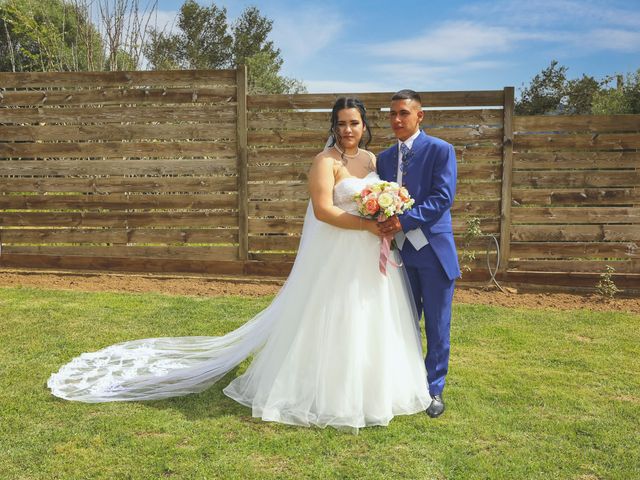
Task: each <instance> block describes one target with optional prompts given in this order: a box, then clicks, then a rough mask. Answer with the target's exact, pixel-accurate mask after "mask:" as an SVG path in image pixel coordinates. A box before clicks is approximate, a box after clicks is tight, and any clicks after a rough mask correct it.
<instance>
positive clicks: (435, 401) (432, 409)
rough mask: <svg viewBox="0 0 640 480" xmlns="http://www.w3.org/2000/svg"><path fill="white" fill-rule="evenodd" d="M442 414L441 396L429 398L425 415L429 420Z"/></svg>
mask: <svg viewBox="0 0 640 480" xmlns="http://www.w3.org/2000/svg"><path fill="white" fill-rule="evenodd" d="M442 412H444V400H442V395H433V396H432V397H431V405H429V408H427V415H429V416H430V417H431V418H436V417H439V416H440V415H442Z"/></svg>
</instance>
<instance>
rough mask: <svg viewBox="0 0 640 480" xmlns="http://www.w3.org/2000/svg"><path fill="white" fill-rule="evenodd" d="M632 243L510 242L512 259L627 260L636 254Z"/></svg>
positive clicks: (635, 248) (636, 247)
mask: <svg viewBox="0 0 640 480" xmlns="http://www.w3.org/2000/svg"><path fill="white" fill-rule="evenodd" d="M638 248H639V247H638V245H636V244H635V243H633V242H628V243H618V242H512V243H511V256H512V257H514V258H563V257H564V258H566V257H572V258H578V257H584V258H627V257H629V256H630V255H634V254H637V253H638Z"/></svg>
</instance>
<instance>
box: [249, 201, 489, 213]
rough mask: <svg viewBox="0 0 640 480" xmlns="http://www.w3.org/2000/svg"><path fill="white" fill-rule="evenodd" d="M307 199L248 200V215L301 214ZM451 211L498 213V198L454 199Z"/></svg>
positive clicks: (305, 206) (305, 209) (303, 211)
mask: <svg viewBox="0 0 640 480" xmlns="http://www.w3.org/2000/svg"><path fill="white" fill-rule="evenodd" d="M307 205H308V202H307V201H302V200H287V201H282V202H278V201H267V202H249V215H252V216H275V217H277V216H303V215H304V214H305V212H306V211H307ZM451 210H452V212H453V213H454V214H457V213H466V214H472V213H473V214H478V215H499V212H500V201H499V200H472V201H462V200H460V201H456V202H454V204H453V207H452V209H451Z"/></svg>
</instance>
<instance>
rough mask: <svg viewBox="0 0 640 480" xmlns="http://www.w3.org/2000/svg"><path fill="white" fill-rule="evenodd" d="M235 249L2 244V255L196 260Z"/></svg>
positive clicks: (229, 255)
mask: <svg viewBox="0 0 640 480" xmlns="http://www.w3.org/2000/svg"><path fill="white" fill-rule="evenodd" d="M237 251H238V248H237V247H236V246H207V247H173V246H171V247H167V246H161V247H155V246H154V247H148V246H144V247H142V246H127V247H121V246H116V247H114V246H106V247H96V246H79V245H76V246H72V247H58V246H55V247H53V246H12V245H5V246H4V247H3V254H5V253H6V254H11V253H13V254H22V255H59V256H65V257H68V256H76V255H77V256H81V257H83V256H96V257H130V258H135V257H149V258H171V259H187V260H188V259H192V260H195V259H198V260H234V259H235V258H236V253H237Z"/></svg>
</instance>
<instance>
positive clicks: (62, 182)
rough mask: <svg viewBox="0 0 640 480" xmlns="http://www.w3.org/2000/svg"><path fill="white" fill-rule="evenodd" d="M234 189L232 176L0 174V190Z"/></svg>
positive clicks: (186, 190)
mask: <svg viewBox="0 0 640 480" xmlns="http://www.w3.org/2000/svg"><path fill="white" fill-rule="evenodd" d="M236 189H237V180H236V177H235V176H227V177H215V176H200V175H198V176H176V177H167V176H164V177H163V176H156V175H149V174H147V175H146V176H143V177H123V176H119V175H113V176H108V177H106V176H105V177H96V176H92V177H91V178H55V177H39V178H38V177H34V178H12V177H2V176H0V192H5V193H13V192H34V193H47V192H53V193H59V192H91V193H124V192H153V193H160V192H192V193H210V192H228V191H234V190H236Z"/></svg>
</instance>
